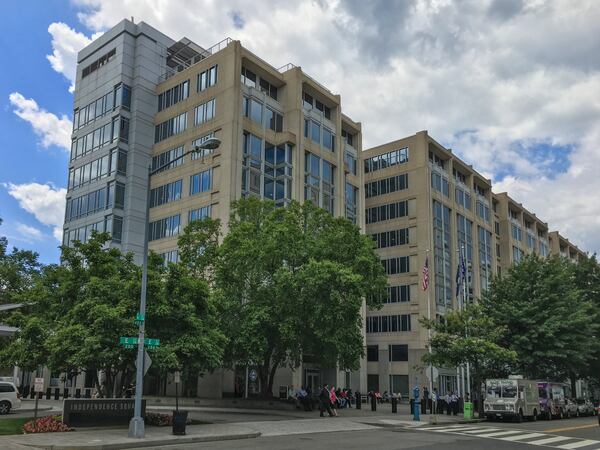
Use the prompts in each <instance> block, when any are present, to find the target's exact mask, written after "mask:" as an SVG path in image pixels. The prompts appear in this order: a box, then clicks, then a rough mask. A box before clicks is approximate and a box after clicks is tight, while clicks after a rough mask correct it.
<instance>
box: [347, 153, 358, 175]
mask: <svg viewBox="0 0 600 450" xmlns="http://www.w3.org/2000/svg"><path fill="white" fill-rule="evenodd" d="M344 169H345V170H346V172H347V173H351V174H352V175H356V157H355V156H354V155H353V154H352V153H350V152H344Z"/></svg>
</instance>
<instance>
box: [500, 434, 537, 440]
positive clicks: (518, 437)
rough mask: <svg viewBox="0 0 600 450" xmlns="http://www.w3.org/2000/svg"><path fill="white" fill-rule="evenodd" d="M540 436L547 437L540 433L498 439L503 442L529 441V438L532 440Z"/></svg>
mask: <svg viewBox="0 0 600 450" xmlns="http://www.w3.org/2000/svg"><path fill="white" fill-rule="evenodd" d="M540 436H547V435H546V434H542V433H527V434H521V435H518V436H507V437H503V438H502V437H501V438H499V439H501V440H503V441H521V440H523V439H530V438H534V437H540Z"/></svg>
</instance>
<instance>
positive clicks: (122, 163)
mask: <svg viewBox="0 0 600 450" xmlns="http://www.w3.org/2000/svg"><path fill="white" fill-rule="evenodd" d="M126 169H127V153H126V152H125V151H124V150H119V149H114V150H111V152H110V153H109V154H108V155H104V156H103V157H101V158H98V159H95V160H94V161H92V162H89V163H87V164H84V165H83V166H81V167H78V168H74V167H72V168H71V169H69V180H68V190H69V191H71V190H73V189H76V188H78V187H80V186H83V185H84V184H87V183H91V182H93V181H96V180H100V179H102V178H106V177H108V176H109V175H112V174H113V173H115V171H116V172H118V173H120V174H123V175H124V174H125V171H126Z"/></svg>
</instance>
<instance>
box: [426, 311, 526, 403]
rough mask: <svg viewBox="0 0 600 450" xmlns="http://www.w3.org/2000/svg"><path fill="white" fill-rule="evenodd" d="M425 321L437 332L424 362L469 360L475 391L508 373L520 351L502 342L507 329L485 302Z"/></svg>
mask: <svg viewBox="0 0 600 450" xmlns="http://www.w3.org/2000/svg"><path fill="white" fill-rule="evenodd" d="M421 323H422V324H423V326H424V327H425V328H427V329H430V330H432V332H433V333H432V337H431V340H430V344H431V353H426V354H425V355H424V356H423V362H425V363H427V364H432V365H434V366H438V367H457V366H459V365H461V364H466V363H469V365H470V371H471V388H472V389H471V392H474V390H480V387H481V385H482V384H483V382H484V381H485V380H486V379H488V378H495V377H505V376H507V375H508V374H509V373H510V372H511V368H512V367H514V364H515V363H516V358H517V354H516V352H514V351H513V350H510V349H507V348H505V347H504V346H502V345H501V340H502V338H503V337H504V335H505V332H504V331H505V330H504V329H503V328H502V327H499V326H497V325H496V324H495V323H494V322H493V321H492V319H491V317H490V316H489V315H488V314H487V313H486V312H485V311H484V309H483V308H482V306H481V305H478V304H470V305H467V307H466V308H465V309H464V310H462V311H452V312H450V313H449V314H446V315H445V316H444V318H443V320H441V321H435V320H427V319H421ZM479 394H480V395H479V398H480V399H481V398H483V395H481V392H479ZM480 404H481V402H480Z"/></svg>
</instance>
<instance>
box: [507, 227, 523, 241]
mask: <svg viewBox="0 0 600 450" xmlns="http://www.w3.org/2000/svg"><path fill="white" fill-rule="evenodd" d="M510 229H511V234H512V237H513V239H515V240H517V241H519V242H521V241H522V240H523V230H521V227H519V226H517V225H515V224H514V223H513V224H511V227H510Z"/></svg>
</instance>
